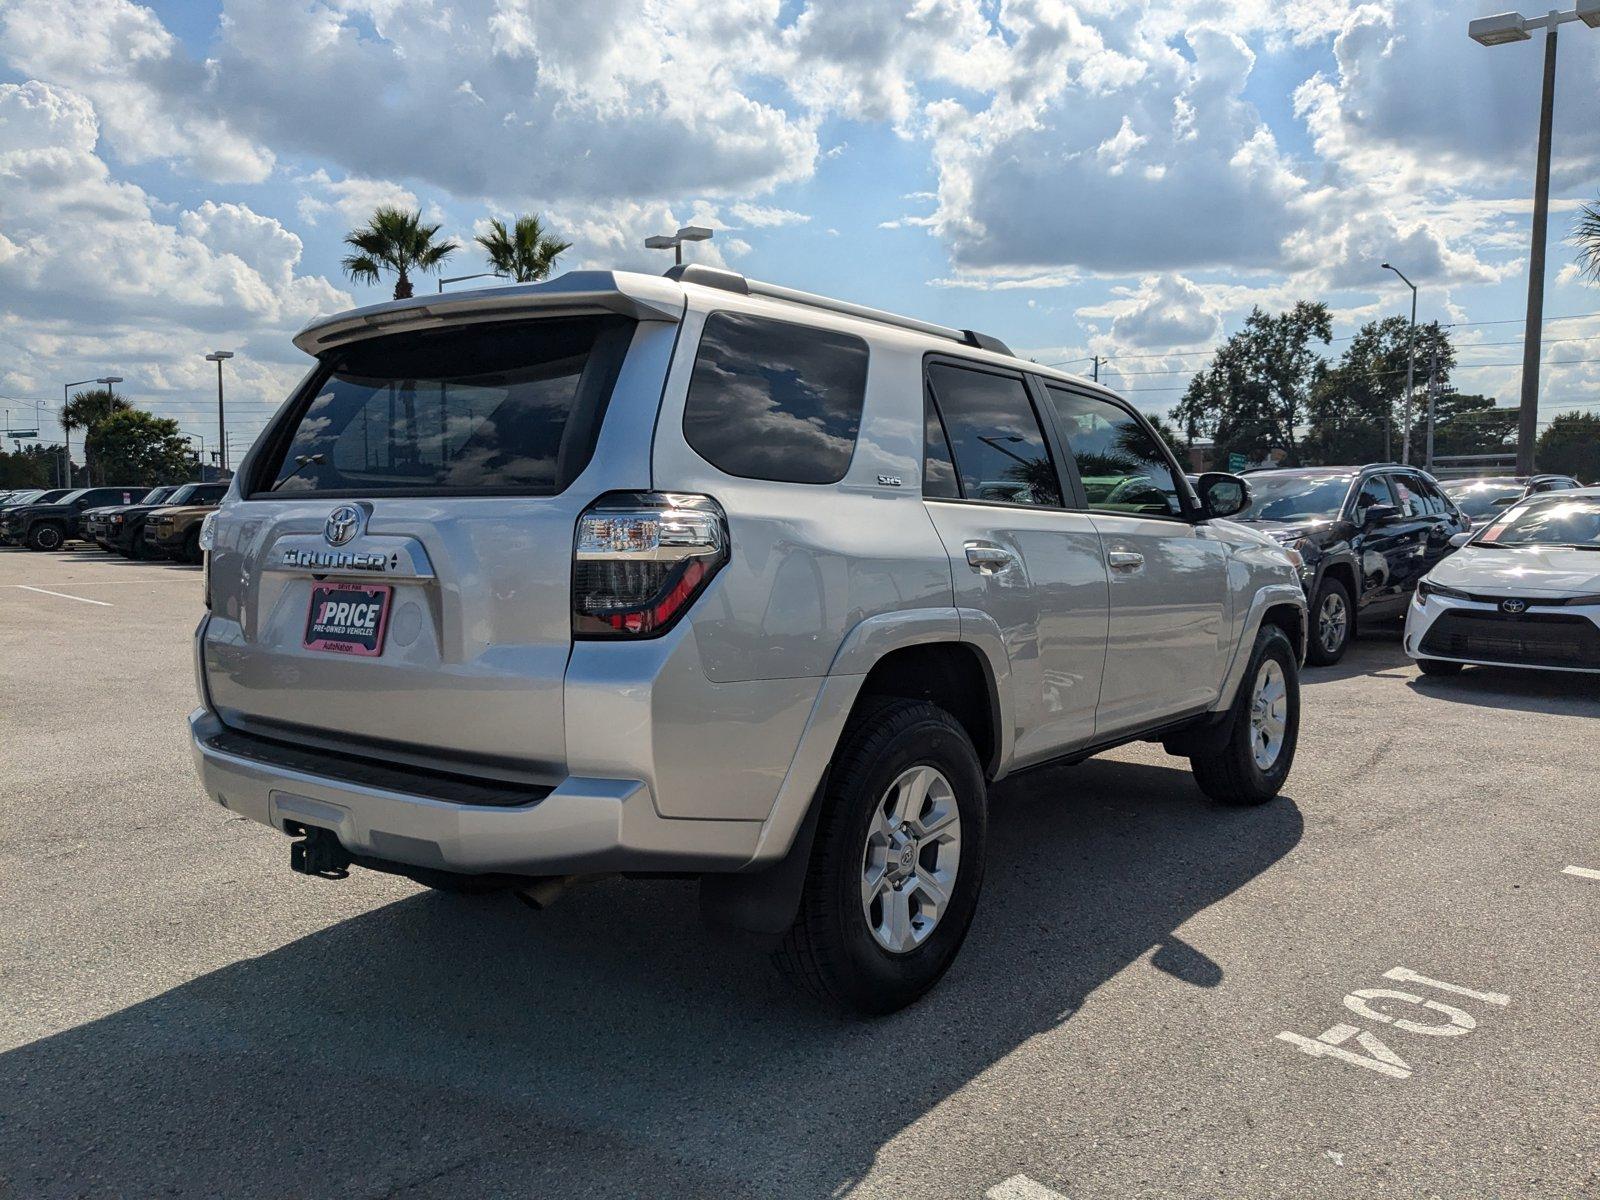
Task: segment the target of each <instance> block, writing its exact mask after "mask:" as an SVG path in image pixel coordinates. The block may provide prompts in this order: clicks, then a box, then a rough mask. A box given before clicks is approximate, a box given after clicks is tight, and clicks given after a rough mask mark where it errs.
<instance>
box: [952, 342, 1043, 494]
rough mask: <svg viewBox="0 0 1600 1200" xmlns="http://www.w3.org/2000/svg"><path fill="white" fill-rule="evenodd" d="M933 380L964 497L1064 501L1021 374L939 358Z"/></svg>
mask: <svg viewBox="0 0 1600 1200" xmlns="http://www.w3.org/2000/svg"><path fill="white" fill-rule="evenodd" d="M928 383H929V385H930V386H931V387H932V389H933V396H934V400H935V402H936V403H937V405H938V410H939V415H940V416H941V417H943V418H944V432H945V434H946V435H947V436H948V438H949V444H950V449H951V451H953V452H954V456H955V465H956V474H957V476H958V477H959V479H960V482H961V495H962V496H963V497H964V498H966V499H968V500H987V501H990V502H998V503H1001V504H1037V505H1042V506H1044V507H1048V508H1060V507H1061V482H1060V479H1059V477H1058V476H1057V475H1056V468H1055V464H1054V463H1053V462H1051V461H1050V451H1049V449H1048V447H1046V445H1045V441H1044V434H1043V433H1042V432H1041V431H1040V428H1039V418H1038V416H1037V415H1036V414H1035V413H1034V411H1033V405H1032V403H1031V402H1030V401H1029V400H1028V389H1027V387H1026V386H1025V385H1024V384H1023V382H1022V380H1021V379H1020V378H1018V377H1016V376H1011V375H993V374H990V373H989V372H987V371H970V370H967V369H966V368H963V367H955V366H951V365H949V364H948V363H934V364H933V365H932V366H930V367H929V368H928Z"/></svg>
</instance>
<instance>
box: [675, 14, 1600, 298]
mask: <svg viewBox="0 0 1600 1200" xmlns="http://www.w3.org/2000/svg"><path fill="white" fill-rule="evenodd" d="M1597 3H1600V0H1597ZM711 233H712V231H711V230H709V229H707V228H706V227H705V226H704V225H685V226H684V227H683V228H682V229H680V230H678V232H677V233H674V234H672V235H671V236H668V235H666V234H657V235H656V236H654V237H647V238H645V240H644V248H645V249H646V250H671V251H672V261H673V263H674V265H676V266H680V267H681V266H682V265H683V244H684V243H685V242H709V241H710V240H711Z"/></svg>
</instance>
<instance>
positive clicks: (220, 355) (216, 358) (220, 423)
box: [206, 350, 233, 471]
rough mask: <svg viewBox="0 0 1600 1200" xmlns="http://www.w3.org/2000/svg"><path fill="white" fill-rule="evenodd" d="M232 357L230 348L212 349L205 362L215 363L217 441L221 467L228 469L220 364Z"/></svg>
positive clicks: (226, 434) (225, 420)
mask: <svg viewBox="0 0 1600 1200" xmlns="http://www.w3.org/2000/svg"><path fill="white" fill-rule="evenodd" d="M232 357H233V351H232V350H213V351H212V352H211V353H210V354H208V355H206V361H207V362H214V363H216V364H217V441H218V442H219V443H221V445H222V469H223V470H224V471H226V470H227V469H228V423H227V418H226V417H225V416H224V415H223V412H222V364H223V363H224V362H226V361H227V360H228V359H230V358H232Z"/></svg>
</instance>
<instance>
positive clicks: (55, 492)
mask: <svg viewBox="0 0 1600 1200" xmlns="http://www.w3.org/2000/svg"><path fill="white" fill-rule="evenodd" d="M71 490H72V489H71V488H52V489H47V488H25V489H24V490H22V491H20V492H12V493H11V494H10V495H8V496H7V497H6V498H5V499H4V500H0V513H4V512H5V510H6V509H8V508H20V507H21V506H22V505H24V504H49V503H50V502H51V501H53V500H59V499H61V497H63V496H65V495H66V494H67V493H68V492H69V491H71Z"/></svg>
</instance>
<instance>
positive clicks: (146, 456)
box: [87, 408, 195, 487]
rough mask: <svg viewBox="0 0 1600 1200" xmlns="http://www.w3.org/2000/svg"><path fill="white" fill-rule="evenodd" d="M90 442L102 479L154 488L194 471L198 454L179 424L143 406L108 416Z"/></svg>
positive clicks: (186, 477) (185, 476) (187, 476)
mask: <svg viewBox="0 0 1600 1200" xmlns="http://www.w3.org/2000/svg"><path fill="white" fill-rule="evenodd" d="M87 444H88V447H89V450H88V453H90V454H93V456H94V461H95V462H96V464H97V465H98V469H99V478H101V479H102V480H110V481H112V482H114V483H123V484H130V485H134V486H145V487H153V486H155V485H156V484H161V483H172V482H173V481H174V480H179V479H188V478H189V477H190V476H191V475H193V474H194V466H195V463H194V455H193V453H192V451H191V450H190V448H189V443H188V441H186V440H185V439H184V436H183V435H182V434H181V433H179V432H178V423H177V422H176V421H174V420H171V419H170V418H168V417H157V416H152V415H151V414H150V413H147V412H145V411H144V410H143V409H137V408H129V409H125V410H124V411H122V412H118V413H114V414H112V415H111V416H109V417H107V418H106V419H105V420H103V421H101V422H100V423H99V424H97V425H96V426H95V427H94V429H93V430H92V431H91V432H90V434H89V440H88V443H87Z"/></svg>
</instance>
